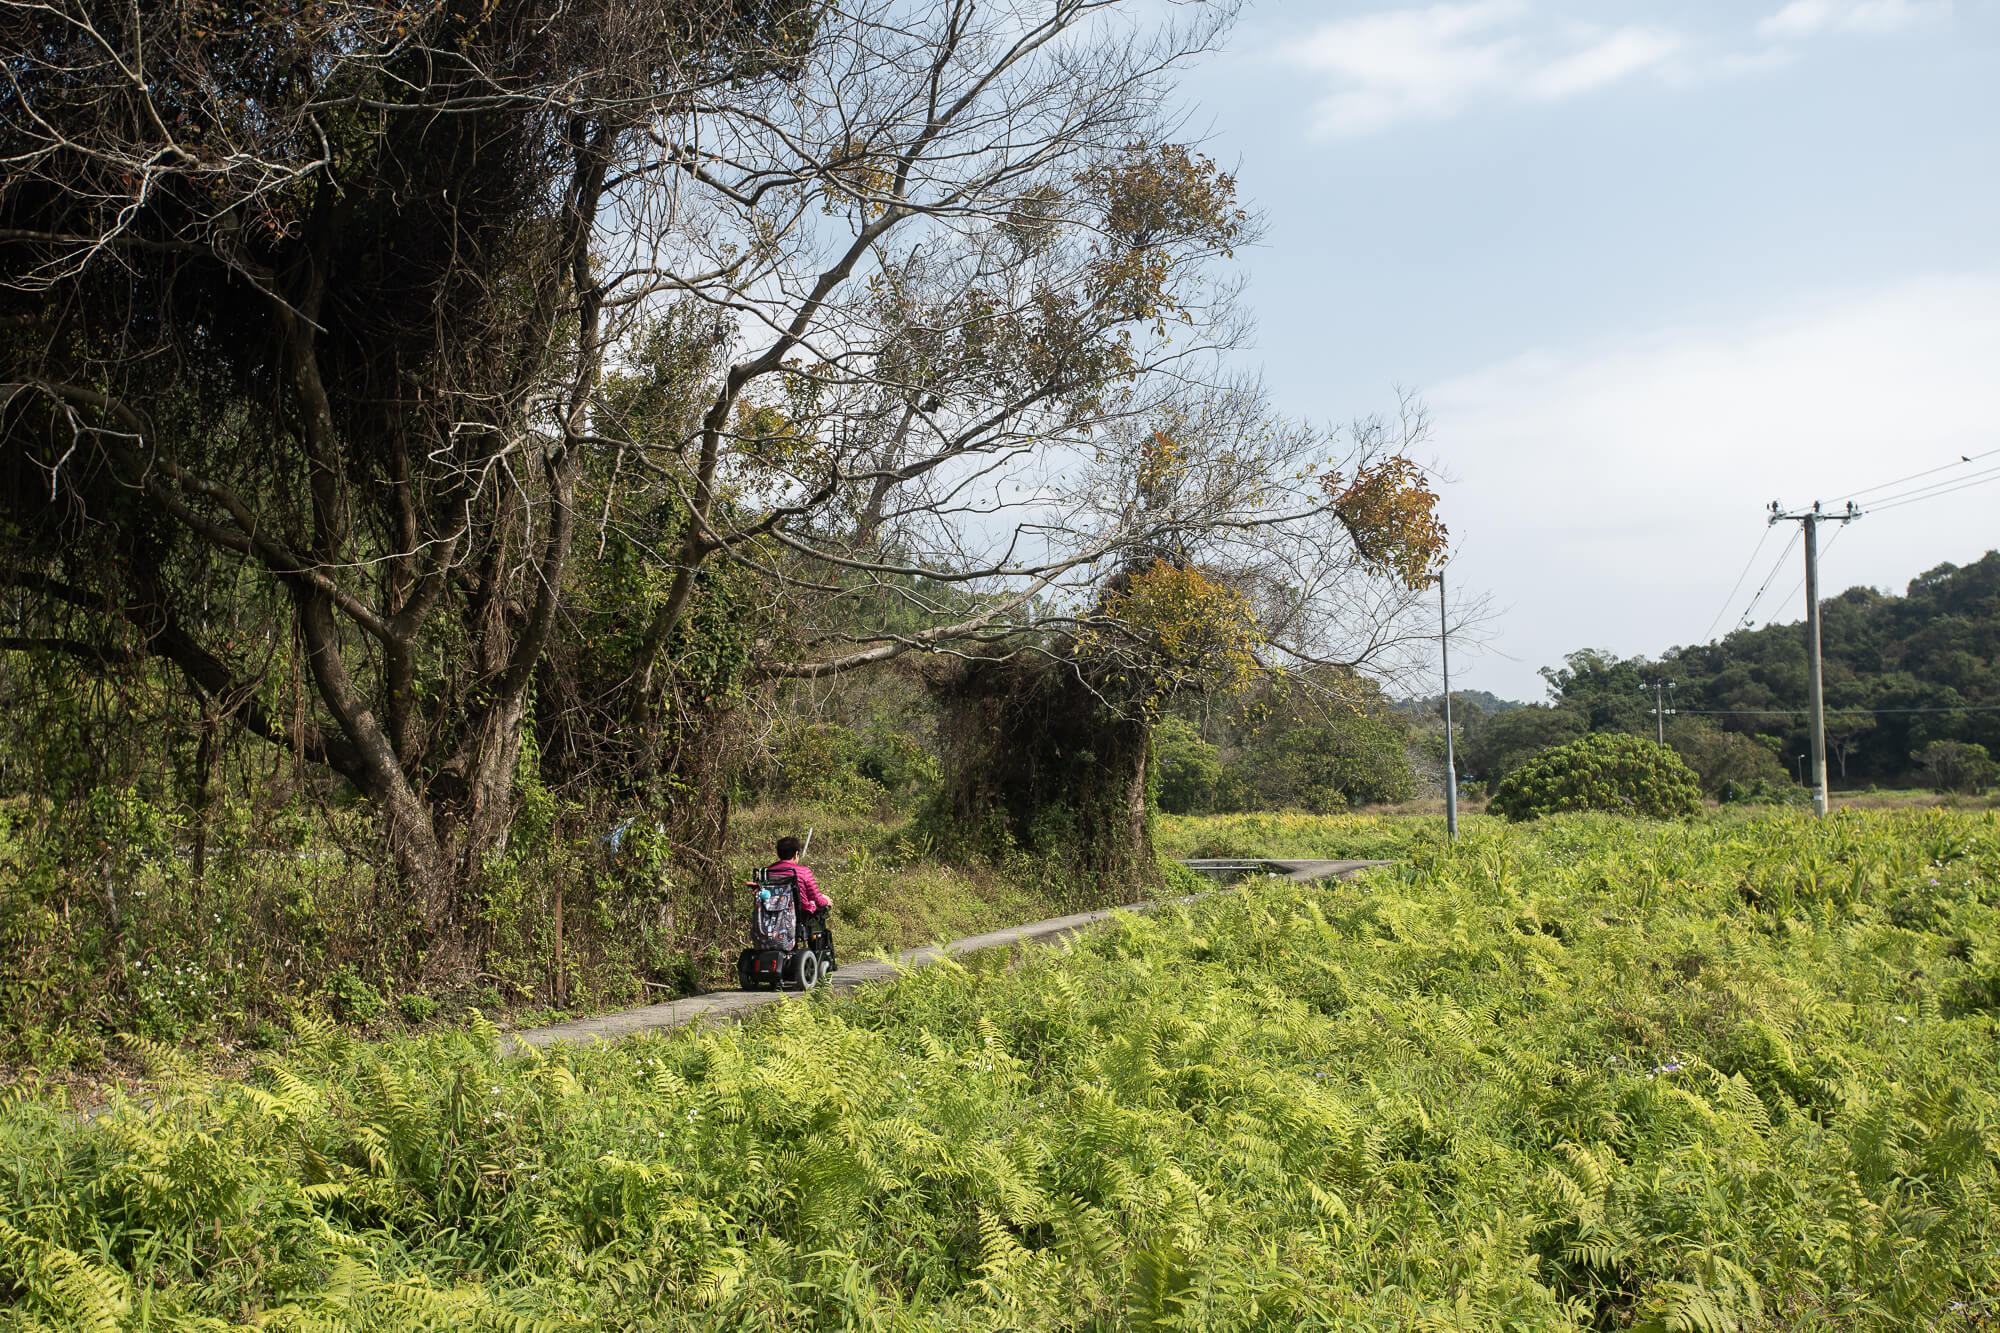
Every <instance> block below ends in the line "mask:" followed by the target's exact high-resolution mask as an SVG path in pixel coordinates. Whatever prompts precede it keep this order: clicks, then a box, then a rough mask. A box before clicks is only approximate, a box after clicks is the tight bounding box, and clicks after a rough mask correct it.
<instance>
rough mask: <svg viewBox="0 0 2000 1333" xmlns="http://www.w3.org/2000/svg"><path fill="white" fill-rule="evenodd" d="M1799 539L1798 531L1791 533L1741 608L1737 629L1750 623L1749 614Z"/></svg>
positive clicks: (1760, 599)
mask: <svg viewBox="0 0 2000 1333" xmlns="http://www.w3.org/2000/svg"><path fill="white" fill-rule="evenodd" d="M1768 530H1769V527H1768V525H1767V527H1766V531H1768ZM1799 541H1800V533H1798V532H1794V533H1792V539H1791V540H1790V541H1788V542H1786V543H1785V549H1784V550H1782V551H1780V552H1778V559H1777V561H1776V563H1774V564H1773V565H1772V566H1771V572H1770V573H1768V574H1766V575H1765V576H1764V582H1763V583H1762V585H1760V586H1759V587H1758V589H1757V595H1756V596H1755V597H1752V598H1751V599H1750V605H1748V606H1746V607H1744V608H1743V615H1742V617H1741V618H1740V619H1738V620H1737V622H1736V628H1737V629H1742V628H1743V627H1744V626H1745V625H1747V624H1749V623H1750V617H1751V615H1752V614H1753V613H1755V611H1756V610H1757V603H1759V602H1761V601H1763V600H1764V594H1765V593H1767V592H1769V591H1770V590H1771V580H1772V579H1774V578H1776V577H1778V571H1779V570H1781V569H1783V568H1784V567H1785V561H1786V560H1787V559H1789V558H1790V557H1791V554H1792V548H1794V547H1796V546H1797V545H1798V544H1799Z"/></svg>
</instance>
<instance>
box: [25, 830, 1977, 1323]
mask: <svg viewBox="0 0 2000 1333" xmlns="http://www.w3.org/2000/svg"><path fill="white" fill-rule="evenodd" d="M1340 823H1341V821H1338V820H1333V821H1328V822H1327V825H1326V826H1325V827H1324V828H1322V829H1320V830H1319V832H1318V835H1317V836H1319V837H1320V838H1321V841H1320V842H1318V843H1316V844H1315V845H1314V846H1313V847H1311V848H1306V847H1299V848H1296V849H1294V848H1271V849H1259V850H1263V851H1266V854H1278V853H1280V852H1283V851H1292V852H1293V854H1305V853H1308V852H1319V853H1320V854H1322V855H1325V854H1338V853H1339V851H1340V850H1341V846H1340V844H1341V839H1342V834H1341V829H1340ZM1375 832H1377V833H1379V834H1381V835H1382V838H1383V840H1384V841H1385V842H1386V841H1387V839H1388V835H1387V833H1386V832H1384V831H1382V830H1376V831H1375ZM1400 845H1401V847H1402V848H1403V852H1402V856H1403V859H1402V860H1401V861H1400V862H1399V864H1398V865H1396V866H1394V867H1392V868H1389V869H1386V870H1383V871H1378V872H1375V873H1373V874H1372V875H1370V876H1368V877H1366V878H1364V879H1361V880H1358V881H1355V882H1353V883H1349V884H1337V885H1324V886H1299V885H1291V884H1283V885H1280V884H1266V885H1261V886H1252V887H1248V888H1244V889H1241V890H1238V891H1230V892H1223V893H1218V894H1216V895H1214V896H1212V897H1210V898H1208V899H1205V900H1203V901H1200V902H1197V903H1194V904H1191V905H1185V906H1176V907H1166V908H1162V909H1160V910H1159V911H1157V912H1155V913H1152V914H1148V915H1144V916H1131V917H1127V918H1121V919H1120V920H1119V921H1118V922H1117V923H1116V924H1115V925H1113V926H1111V927H1109V928H1106V929H1104V930H1101V931H1099V932H1097V933H1095V934H1092V935H1090V936H1088V937H1085V938H1083V939H1081V940H1079V941H1077V942H1076V943H1075V944H1074V945H1073V946H1072V947H1071V948H1070V949H1069V950H1068V951H1066V952H1059V951H1048V950H1042V951H1030V952H1026V953H1023V954H1020V955H1017V956H1014V957H1011V958H1010V957H1006V956H1000V955H986V956H983V957H981V958H978V959H975V960H973V961H972V963H971V965H970V966H969V967H959V966H956V965H940V966H937V967H934V968H931V969H929V970H926V971H924V972H921V973H918V974H915V975H912V976H910V977H907V978H905V979H904V980H903V981H901V982H900V983H898V984H896V985H894V986H889V987H881V988H878V989H876V990H873V991H865V992H862V993H861V994H860V995H859V996H857V997H856V998H853V999H849V1000H844V1001H837V1002H836V1001H829V1000H825V999H816V1000H814V1001H811V1002H798V1003H791V1004H786V1005H783V1006H780V1007H779V1008H778V1009H777V1010H775V1011H772V1012H770V1013H769V1015H768V1017H766V1018H765V1019H763V1020H760V1021H759V1022H757V1023H754V1024H753V1025H751V1026H749V1027H747V1028H742V1029H733V1030H724V1031H712V1032H704V1033H698V1034H688V1035H682V1036H677V1037H674V1038H670V1039H669V1038H657V1039H647V1040H638V1041H632V1042H628V1043H625V1044H623V1045H620V1046H617V1047H611V1048H602V1049H596V1048H593V1049H589V1050H581V1051H572V1052H558V1053H556V1054H555V1055H552V1056H548V1057H541V1056H535V1055H523V1056H518V1057H509V1058H501V1057H498V1056H496V1055H495V1054H494V1046H493V1041H492V1033H491V1032H490V1030H489V1031H486V1032H473V1033H468V1034H464V1035H460V1036H438V1037H433V1038H430V1039H427V1040H423V1041H409V1042H403V1043H398V1044H386V1045H367V1044H360V1043H355V1042H352V1041H350V1040H348V1039H345V1038H343V1037H341V1036H339V1035H338V1034H336V1033H334V1032H332V1031H330V1030H319V1029H315V1028H312V1027H310V1026H307V1027H304V1028H302V1029H301V1030H299V1031H298V1032H297V1033H296V1034H295V1038H294V1041H293V1044H292V1046H291V1047H290V1049H289V1050H287V1051H286V1052H285V1053H284V1054H283V1055H282V1057H273V1058H272V1059H271V1060H270V1061H269V1063H267V1064H266V1065H265V1066H264V1067H262V1069H261V1070H260V1072H259V1074H258V1076H257V1077H255V1078H254V1079H252V1080H249V1081H247V1082H240V1083H230V1084H203V1083H200V1082H199V1081H197V1080H195V1079H193V1078H192V1077H187V1078H182V1079H178V1080H177V1079H176V1078H175V1077H174V1076H173V1072H172V1071H171V1070H170V1069H162V1070H161V1075H162V1078H163V1087H162V1091H161V1092H160V1094H159V1095H157V1096H156V1097H154V1098H151V1099H149V1100H148V1101H146V1102H144V1103H136V1102H135V1103H132V1104H127V1105H122V1106H119V1107H117V1108H115V1109H114V1110H113V1111H112V1112H111V1113H110V1114H108V1115H106V1116H104V1117H101V1118H99V1119H97V1120H95V1121H92V1122H88V1123H83V1122H79V1121H78V1120H76V1119H75V1118H74V1117H72V1116H71V1115H69V1114H68V1113H67V1112H66V1111H65V1110H64V1109H62V1108H61V1107H60V1106H58V1105H57V1104H56V1103H54V1102H53V1101H43V1100H41V1099H38V1098H37V1097H34V1096H22V1097H17V1098H16V1099H15V1100H14V1101H13V1103H12V1104H11V1105H10V1106H9V1107H7V1109H6V1110H5V1111H4V1113H0V1164H4V1170H0V1329H10V1330H26V1329H64V1330H69V1329H95V1330H121V1329H183V1328H184V1329H196V1328H200V1329H212V1328H223V1327H233V1326H237V1325H240V1324H253V1325H257V1326H261V1327H264V1328H267V1329H285V1330H290V1329H297V1330H304V1329H336V1328H337V1329H349V1328H353V1329H379V1330H384V1331H385V1333H388V1331H391V1330H395V1331H401V1330H413V1329H444V1328H452V1329H465V1330H472V1329H525V1328H532V1327H546V1328H563V1329H568V1328H576V1329H583V1328H589V1329H634V1330H639V1329H659V1330H666V1329H682V1328H686V1329H825V1328H879V1329H911V1330H915V1329H986V1330H996V1333H997V1330H1002V1329H1023V1330H1025V1329H1078V1330H1085V1329H1088V1330H1114V1329H1166V1328H1189V1329H1286V1330H1290V1329H1295V1328H1297V1329H1336V1328H1351V1329H1384V1328H1463V1329H1593V1328H1651V1329H1702V1330H1723V1329H1738V1330H1753V1329H1799V1330H1805V1329H1863V1328H1867V1329H1874V1328H1908V1329H1916V1328H1925V1329H1930V1328H1936V1329H1946V1330H1949V1329H1961V1328H1981V1327H1989V1326H1993V1325H1994V1324H1996V1323H2000V1183H1996V1157H2000V1043H1996V1027H1995V1018H1996V1006H2000V825H1996V822H1995V820H1994V817H1993V816H1992V815H1991V814H1983V815H1977V816H1973V815H1964V814H1951V813H1925V814H1921V815H1916V814H1882V815H1865V816H1864V815H1843V816H1839V817H1836V818H1833V819H1830V820H1828V821H1827V822H1826V823H1825V824H1824V825H1815V824H1812V823H1810V822H1808V821H1805V820H1803V819H1799V818H1797V817H1791V816H1775V817H1772V818H1769V819H1765V820H1760V821H1750V822H1742V823H1737V824H1694V825H1687V824H1681V825H1668V824H1635V823H1630V822H1623V821H1618V820H1614V819H1610V818H1599V817H1572V818H1566V819H1556V820H1545V821H1541V822H1539V823H1536V824H1533V825H1527V826H1522V827H1515V828H1509V827H1505V826H1501V825H1499V824H1498V823H1497V821H1494V822H1489V821H1483V820H1482V821H1479V823H1478V824H1477V826H1476V827H1475V828H1474V830H1473V831H1472V832H1471V834H1470V835H1469V836H1468V838H1467V839H1466V840H1465V841H1464V842H1462V843H1461V845H1460V846H1459V848H1458V849H1457V850H1456V851H1455V852H1450V853H1447V852H1445V851H1443V850H1442V849H1440V848H1438V847H1437V846H1436V844H1435V842H1434V841H1432V840H1430V839H1427V838H1421V837H1412V838H1408V839H1405V840H1403V841H1402V842H1401V843H1400ZM1350 854H1351V853H1350ZM158 1058H159V1059H160V1060H162V1061H163V1062H164V1061H166V1060H167V1059H168V1058H169V1057H167V1056H166V1055H165V1054H164V1053H162V1054H161V1055H159V1056H158Z"/></svg>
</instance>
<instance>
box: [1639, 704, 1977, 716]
mask: <svg viewBox="0 0 2000 1333" xmlns="http://www.w3.org/2000/svg"><path fill="white" fill-rule="evenodd" d="M1667 711H1668V712H1670V713H1674V714H1682V713H1685V714H1687V715H1688V716H1689V717H1805V716H1807V715H1808V713H1809V712H1810V710H1809V709H1804V708H1670V709H1668V710H1667ZM1825 711H1826V712H1828V713H1840V714H1843V715H1844V714H1851V713H1868V714H1872V715H1877V716H1886V715H1888V714H1891V713H2000V704H1951V705H1948V706H1944V707H1939V708H1829V709H1827V710H1825Z"/></svg>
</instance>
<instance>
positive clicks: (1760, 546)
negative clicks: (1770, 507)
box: [1701, 523, 1771, 643]
mask: <svg viewBox="0 0 2000 1333" xmlns="http://www.w3.org/2000/svg"><path fill="white" fill-rule="evenodd" d="M1770 540H1771V525H1770V524H1769V523H1766V524H1765V525H1764V531H1763V534H1762V535H1761V536H1759V537H1758V538H1757V547H1756V549H1755V550H1753V551H1751V552H1750V558H1749V559H1748V560H1745V561H1744V562H1743V572H1742V573H1740V574H1738V575H1737V576H1736V582H1735V584H1734V585H1733V586H1731V588H1730V589H1729V595H1728V596H1727V597H1725V598H1723V599H1722V607H1721V609H1720V610H1718V611H1717V612H1716V613H1715V619H1713V620H1711V621H1709V622H1708V628H1707V629H1705V630H1703V631H1702V632H1701V641H1702V642H1703V643H1707V642H1708V641H1709V640H1710V639H1712V638H1714V637H1715V627H1716V626H1717V625H1720V624H1721V623H1722V618H1723V617H1724V616H1726V615H1728V614H1729V608H1730V607H1731V606H1733V605H1735V604H1736V594H1737V593H1739V592H1741V591H1743V580H1744V579H1746V578H1748V577H1750V566H1752V565H1754V564H1756V563H1757V557H1758V556H1759V555H1761V554H1763V551H1764V543H1765V542H1768V541H1770Z"/></svg>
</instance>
